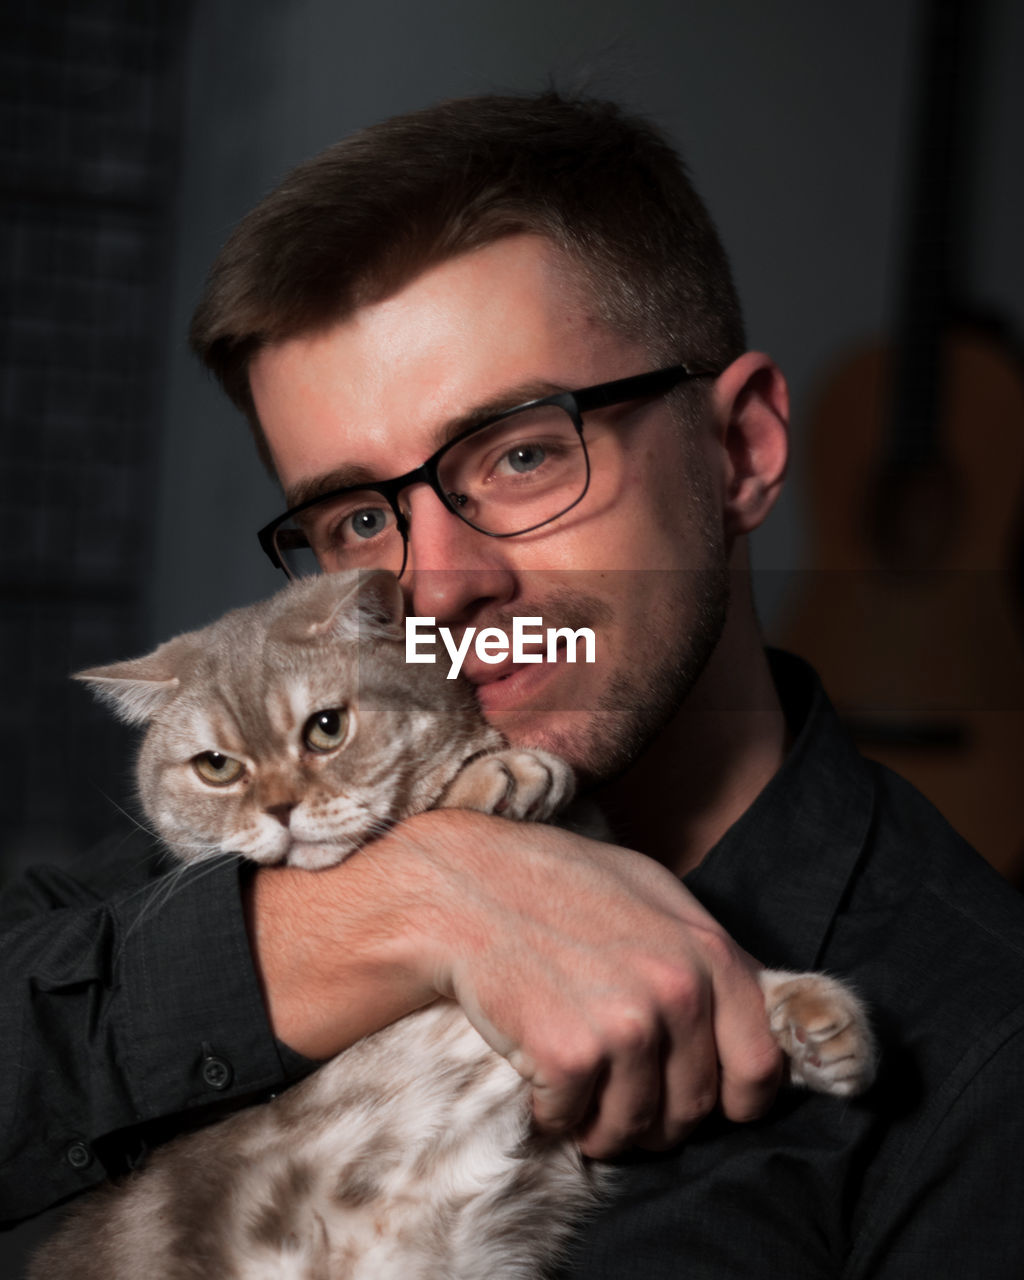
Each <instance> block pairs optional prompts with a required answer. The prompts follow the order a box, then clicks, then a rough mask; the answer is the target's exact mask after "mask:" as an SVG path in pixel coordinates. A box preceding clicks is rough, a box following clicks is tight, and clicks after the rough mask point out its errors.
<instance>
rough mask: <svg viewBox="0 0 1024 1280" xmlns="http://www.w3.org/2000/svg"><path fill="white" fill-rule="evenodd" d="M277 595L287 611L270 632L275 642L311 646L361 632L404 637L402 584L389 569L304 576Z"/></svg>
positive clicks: (376, 635) (355, 635)
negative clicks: (314, 576) (319, 576)
mask: <svg viewBox="0 0 1024 1280" xmlns="http://www.w3.org/2000/svg"><path fill="white" fill-rule="evenodd" d="M277 599H278V601H279V607H280V609H281V610H282V611H281V612H280V613H279V615H278V617H277V618H276V619H275V621H274V622H273V624H272V626H271V627H270V630H269V633H268V634H269V637H270V638H271V639H273V640H283V641H286V642H287V641H294V642H298V643H300V644H308V643H309V642H310V641H314V642H316V641H319V640H332V639H334V638H335V637H337V636H346V637H349V638H351V639H356V638H358V636H359V634H360V632H362V633H363V634H372V635H373V636H375V637H380V638H381V639H394V640H397V639H401V638H403V637H404V632H403V630H402V619H403V617H404V616H405V605H404V602H403V600H402V588H401V587H400V586H399V585H398V579H397V578H396V577H395V575H394V574H393V573H388V572H387V571H386V570H384V569H376V570H374V571H373V572H369V573H368V572H366V571H364V570H358V571H353V572H351V573H332V574H325V575H324V576H323V577H321V578H306V579H302V580H301V581H299V582H297V583H293V584H292V585H291V586H290V587H285V589H284V591H282V592H281V593H280V596H279V597H277Z"/></svg>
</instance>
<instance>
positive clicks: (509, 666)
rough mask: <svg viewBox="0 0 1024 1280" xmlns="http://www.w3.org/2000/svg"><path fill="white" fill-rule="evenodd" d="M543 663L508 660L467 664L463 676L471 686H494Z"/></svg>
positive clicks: (464, 666)
mask: <svg viewBox="0 0 1024 1280" xmlns="http://www.w3.org/2000/svg"><path fill="white" fill-rule="evenodd" d="M540 665H542V664H541V663H534V662H531V663H525V662H513V661H512V659H511V658H506V659H504V660H503V661H501V662H466V663H465V664H464V665H463V668H462V674H463V675H464V676H465V677H466V679H467V680H468V681H469V683H470V684H472V685H476V686H477V688H479V687H480V686H481V685H486V684H494V682H495V681H496V680H506V679H507V678H508V677H509V676H510V675H512V674H514V673H515V672H516V671H525V670H528V669H530V668H532V667H535V666H540Z"/></svg>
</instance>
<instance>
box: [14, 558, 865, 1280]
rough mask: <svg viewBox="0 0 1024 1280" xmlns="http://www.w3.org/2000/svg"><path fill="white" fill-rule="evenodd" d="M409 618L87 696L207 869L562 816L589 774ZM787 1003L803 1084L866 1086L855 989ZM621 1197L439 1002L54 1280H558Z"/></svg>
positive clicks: (334, 1070) (133, 673)
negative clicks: (436, 821) (570, 1253)
mask: <svg viewBox="0 0 1024 1280" xmlns="http://www.w3.org/2000/svg"><path fill="white" fill-rule="evenodd" d="M402 617H403V614H402V599H401V593H400V590H399V588H398V584H397V581H396V580H395V578H394V577H393V576H392V575H390V574H385V573H374V574H369V575H367V574H361V575H360V574H337V575H333V576H331V577H324V578H315V579H306V580H303V581H300V582H298V583H293V584H291V585H289V586H288V587H286V588H285V589H284V590H283V591H282V592H280V593H278V594H277V595H276V596H274V597H272V598H271V599H270V600H267V601H264V602H261V603H259V604H256V605H253V606H250V607H249V608H245V609H240V610H235V611H234V612H232V613H229V614H227V615H226V616H225V617H223V618H222V619H220V620H219V621H218V622H215V623H213V624H212V625H211V626H209V627H207V628H205V629H203V630H201V631H197V632H191V633H186V634H185V635H182V636H179V637H177V638H176V639H174V640H171V641H169V642H167V643H166V644H164V645H161V646H160V647H159V648H158V649H156V650H155V651H154V652H153V653H151V654H149V655H147V656H145V657H143V658H139V659H136V660H134V661H129V662H124V663H115V664H113V665H111V666H107V667H102V668H97V669H93V670H89V671H85V672H81V673H79V675H78V677H77V678H79V679H81V680H83V681H85V682H87V683H88V684H89V685H90V686H91V687H92V688H93V690H94V691H95V692H96V693H98V695H99V696H100V697H101V698H103V699H105V700H106V701H108V702H110V703H112V704H113V706H114V708H115V710H116V711H117V713H118V714H119V715H120V716H121V717H122V718H123V719H125V720H126V721H128V722H129V723H133V724H140V725H141V724H145V725H147V726H148V730H147V733H146V736H145V738H144V741H143V743H142V746H141V749H140V753H139V759H138V770H137V773H138V787H139V798H140V801H141V805H142V808H143V810H144V812H145V813H146V815H147V817H148V819H149V821H150V823H151V824H152V826H153V828H154V829H155V830H156V832H158V833H159V835H160V836H161V837H162V839H163V840H164V842H165V843H166V844H167V845H168V846H169V848H170V849H171V850H172V851H173V852H174V854H175V855H176V856H177V857H178V858H179V859H181V860H183V861H185V862H193V863H200V862H202V861H204V860H205V859H207V858H209V857H211V856H219V855H220V853H221V852H222V851H224V850H230V851H233V852H236V853H238V854H240V855H241V856H242V857H245V858H249V859H251V860H252V861H253V862H256V863H261V864H274V863H287V864H290V865H293V866H298V867H305V868H309V869H310V870H315V869H317V868H319V867H323V866H327V865H331V864H333V863H338V862H340V861H342V860H343V859H344V858H346V857H347V856H348V855H349V854H350V853H351V852H353V851H354V850H356V849H358V848H359V847H360V846H361V845H362V844H364V843H366V841H367V840H369V839H370V838H372V837H373V836H374V835H376V834H378V833H380V832H381V831H383V830H385V829H386V828H387V827H389V826H390V825H391V824H393V823H395V822H398V821H400V820H401V819H402V818H404V817H408V816H411V815H413V814H415V813H418V812H421V811H423V810H425V809H427V808H431V807H465V808H475V809H479V810H481V811H484V812H490V813H495V812H500V813H502V814H504V816H506V817H510V818H515V819H519V820H523V819H536V820H545V819H549V818H552V817H553V816H554V815H555V814H556V813H557V812H558V811H559V810H561V809H562V808H563V807H564V806H565V805H566V803H567V802H568V801H569V799H570V796H571V793H572V790H573V777H572V773H571V770H570V769H569V767H568V766H567V765H566V764H565V763H564V762H563V761H562V760H560V759H559V758H557V757H555V756H552V755H550V754H548V753H545V752H542V751H537V750H521V749H515V748H512V747H510V746H508V745H507V744H506V743H505V741H504V739H502V737H501V736H500V734H498V733H497V731H496V730H495V729H493V728H492V727H490V726H489V725H488V724H487V723H486V721H485V720H484V719H483V716H482V715H481V713H480V711H479V708H478V706H477V703H476V700H475V697H474V695H473V693H472V690H471V688H470V687H469V686H468V685H467V684H464V683H463V682H462V681H461V680H448V679H446V678H445V673H444V670H443V667H442V666H436V667H435V666H430V665H417V666H415V667H409V666H407V665H406V663H405V660H404V645H403V631H402V625H401V624H402ZM762 986H763V988H764V991H765V998H766V1004H767V1008H768V1013H769V1018H770V1022H771V1025H772V1027H773V1029H774V1031H775V1034H776V1036H777V1038H778V1040H779V1043H780V1044H781V1045H782V1047H783V1049H784V1050H785V1051H786V1052H787V1054H789V1056H790V1075H791V1078H792V1079H793V1080H794V1081H796V1082H801V1083H805V1084H807V1085H809V1086H810V1087H812V1088H817V1089H820V1090H822V1091H824V1092H830V1093H834V1094H838V1095H841V1096H845V1095H849V1094H851V1093H854V1092H857V1091H859V1090H860V1089H862V1088H863V1087H865V1086H866V1084H867V1083H868V1082H869V1081H870V1079H871V1076H872V1072H873V1063H874V1050H873V1045H872V1039H871V1034H870V1031H869V1028H868V1022H867V1018H866V1016H865V1011H864V1010H863V1008H862V1007H861V1005H860V1003H859V1002H858V1001H857V999H856V997H854V996H853V995H852V994H851V993H850V992H849V990H848V989H847V988H845V987H844V986H842V985H841V984H839V983H838V982H836V981H834V980H833V979H830V978H827V977H825V976H823V975H816V974H802V975H801V974H784V973H775V972H768V971H765V973H764V974H763V976H762ZM613 1176H614V1175H612V1174H610V1173H609V1172H608V1171H607V1170H606V1169H604V1168H603V1167H602V1166H599V1165H596V1164H592V1163H589V1162H586V1161H584V1160H583V1159H582V1158H581V1157H580V1155H579V1152H578V1151H577V1149H576V1147H575V1145H574V1143H573V1142H572V1141H571V1140H568V1139H565V1138H561V1139H553V1138H550V1137H544V1136H542V1135H539V1134H537V1133H535V1132H534V1131H532V1130H531V1126H530V1110H529V1090H528V1086H527V1085H526V1084H525V1083H524V1082H523V1081H522V1080H521V1079H520V1077H519V1076H518V1075H517V1074H516V1073H515V1071H514V1070H513V1069H512V1068H511V1067H510V1066H509V1064H508V1063H507V1062H506V1061H505V1060H504V1059H503V1058H501V1057H500V1056H499V1055H498V1054H497V1053H495V1052H494V1051H492V1050H491V1049H490V1048H489V1047H488V1045H487V1044H486V1043H485V1042H484V1041H483V1040H482V1039H481V1038H480V1036H479V1035H478V1034H477V1032H476V1031H475V1030H474V1029H473V1028H472V1027H471V1025H470V1024H469V1022H468V1021H467V1019H466V1018H465V1016H464V1015H463V1014H462V1012H461V1010H460V1009H459V1008H458V1006H456V1005H454V1004H451V1003H448V1002H444V1001H439V1002H438V1003H436V1004H434V1005H432V1006H430V1007H429V1008H426V1009H423V1010H420V1011H418V1012H416V1013H413V1014H410V1015H409V1016H407V1017H406V1018H404V1019H402V1020H401V1021H399V1022H397V1023H396V1024H394V1025H393V1026H391V1027H388V1028H386V1029H384V1030H383V1031H379V1032H377V1033H376V1034H374V1035H371V1036H368V1037H367V1038H366V1039H364V1040H362V1041H360V1042H359V1043H358V1044H356V1045H354V1046H353V1047H352V1048H350V1049H348V1050H346V1051H345V1052H344V1053H342V1054H340V1055H339V1056H338V1057H336V1058H334V1059H333V1060H331V1061H330V1062H328V1063H327V1064H325V1065H324V1066H322V1067H320V1068H319V1069H318V1070H317V1071H316V1072H314V1074H313V1075H311V1076H310V1077H309V1078H307V1079H306V1080H304V1081H303V1082H301V1083H300V1084H298V1085H296V1086H294V1087H293V1088H291V1089H289V1090H287V1091H285V1092H284V1093H282V1094H281V1095H280V1096H279V1097H277V1098H275V1099H273V1100H271V1101H269V1102H266V1103H263V1104H260V1105H257V1106H254V1107H250V1108H248V1109H247V1110H244V1111H240V1112H238V1113H236V1114H234V1115H232V1116H230V1117H228V1118H227V1119H225V1120H221V1121H219V1122H218V1123H216V1124H214V1125H211V1126H210V1127H208V1128H206V1129H203V1130H201V1131H199V1132H197V1133H192V1134H188V1135H185V1136H183V1137H179V1138H177V1139H175V1140H173V1141H172V1142H170V1143H168V1144H167V1145H165V1146H163V1147H161V1148H159V1149H157V1150H156V1151H155V1152H154V1153H153V1154H152V1155H151V1156H150V1158H149V1161H148V1163H147V1164H146V1166H145V1167H144V1168H143V1169H142V1170H140V1171H138V1172H136V1173H134V1174H132V1175H130V1176H129V1177H128V1178H127V1179H126V1180H125V1181H123V1182H122V1183H120V1184H117V1185H115V1184H108V1185H107V1186H105V1187H102V1188H100V1189H99V1190H98V1191H95V1192H93V1193H91V1194H90V1195H89V1196H87V1197H86V1198H85V1201H84V1203H83V1204H82V1205H81V1207H80V1208H79V1209H78V1210H77V1211H76V1212H74V1213H73V1215H72V1216H71V1218H70V1220H69V1221H68V1222H67V1223H66V1224H65V1225H64V1226H63V1227H62V1229H61V1230H60V1231H59V1232H58V1233H57V1235H56V1236H55V1237H54V1238H53V1239H52V1240H51V1241H49V1242H48V1243H47V1244H46V1245H45V1246H44V1247H43V1250H42V1251H41V1252H40V1253H39V1254H38V1255H37V1256H36V1258H35V1260H34V1263H33V1266H32V1268H31V1270H30V1273H29V1280H44V1278H45V1280H53V1278H54V1277H59V1276H71V1275H74V1276H75V1277H76V1278H78V1280H94V1278H95V1280H138V1278H139V1277H141V1276H144V1275H153V1276H159V1277H160V1280H192V1278H194V1277H204V1278H209V1277H216V1278H217V1280H271V1278H272V1277H273V1278H275V1280H276V1278H281V1280H284V1278H285V1277H287V1278H288V1280H300V1278H301V1280H342V1277H344V1278H346V1280H398V1278H399V1277H400V1278H401V1280H417V1278H420V1277H422V1278H424V1280H426V1278H428V1277H429V1278H430V1280H438V1278H439V1277H445V1280H480V1277H482V1276H487V1277H488V1278H489V1280H536V1278H537V1277H539V1276H541V1275H542V1274H543V1273H544V1271H545V1269H546V1268H547V1267H548V1266H550V1265H551V1263H552V1262H553V1260H555V1259H556V1257H557V1256H558V1254H559V1252H560V1250H561V1248H562V1247H563V1246H564V1244H565V1243H566V1241H567V1240H568V1238H569V1236H570V1234H571V1232H572V1229H573V1225H574V1224H575V1223H577V1222H578V1221H579V1220H580V1219H581V1218H584V1217H585V1215H586V1214H587V1212H588V1211H590V1210H591V1209H592V1208H593V1207H594V1206H595V1204H596V1203H597V1202H598V1201H599V1199H600V1197H601V1196H602V1195H603V1194H604V1193H605V1189H606V1186H607V1183H608V1180H609V1178H610V1177H613Z"/></svg>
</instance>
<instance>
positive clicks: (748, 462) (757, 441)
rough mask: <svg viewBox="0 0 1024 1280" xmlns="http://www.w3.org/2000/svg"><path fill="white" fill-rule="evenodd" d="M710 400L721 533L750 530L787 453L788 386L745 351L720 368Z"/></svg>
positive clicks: (777, 482)
mask: <svg viewBox="0 0 1024 1280" xmlns="http://www.w3.org/2000/svg"><path fill="white" fill-rule="evenodd" d="M712 406H713V410H714V416H715V422H716V424H717V429H718V444H719V446H720V448H721V449H722V451H723V455H724V464H725V473H724V481H725V482H724V486H723V492H722V512H723V522H724V529H725V533H726V536H727V537H729V538H734V537H737V536H738V535H739V534H742V533H750V531H751V530H752V529H756V528H757V526H758V525H759V524H760V523H761V522H762V521H763V520H764V518H765V516H767V515H768V512H769V511H771V509H772V507H773V506H774V505H775V500H776V499H777V498H778V496H779V491H780V489H781V488H782V481H783V478H784V477H785V474H786V462H787V459H788V457H789V388H788V387H787V386H786V379H785V378H784V377H783V374H782V370H781V369H780V368H779V367H778V365H777V364H776V363H775V362H774V360H772V359H771V358H770V357H769V356H766V355H764V354H763V353H762V352H760V351H747V352H746V353H745V354H744V355H742V356H740V357H739V358H738V359H736V360H734V361H733V362H732V364H731V365H729V367H728V368H727V369H726V370H725V371H724V373H722V374H720V375H719V377H718V379H717V380H716V382H715V385H714V389H713V391H712Z"/></svg>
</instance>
